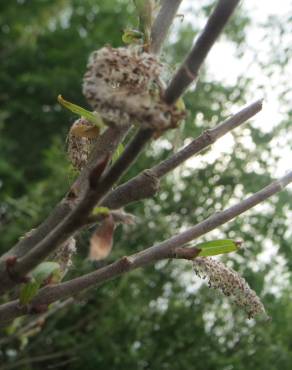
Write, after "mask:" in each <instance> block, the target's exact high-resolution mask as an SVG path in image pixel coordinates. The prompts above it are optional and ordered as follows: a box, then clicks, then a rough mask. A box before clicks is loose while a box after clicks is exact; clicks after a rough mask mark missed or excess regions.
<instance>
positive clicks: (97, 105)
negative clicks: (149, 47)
mask: <svg viewBox="0 0 292 370" xmlns="http://www.w3.org/2000/svg"><path fill="white" fill-rule="evenodd" d="M162 72H163V65H162V64H161V63H160V62H159V61H158V60H157V59H156V57H155V56H153V55H151V54H149V53H146V52H143V51H141V49H139V48H138V47H129V48H117V49H114V48H112V47H110V46H108V47H104V48H102V49H100V50H97V51H95V52H93V53H92V54H91V56H90V58H89V62H88V66H87V72H86V73H85V75H84V81H83V93H84V95H85V96H86V98H87V99H88V101H89V103H90V104H91V105H92V107H93V108H94V109H95V110H96V111H98V112H99V113H100V115H101V116H102V118H103V119H104V120H105V121H106V122H107V123H108V124H114V125H124V124H131V123H134V124H139V125H141V126H144V127H150V128H152V129H154V130H156V131H158V132H159V131H163V130H166V129H168V128H172V127H177V124H178V122H179V121H180V120H181V119H183V118H184V117H185V112H184V111H181V110H180V109H178V108H177V107H176V106H174V105H173V106H169V105H167V104H165V103H164V102H163V100H162V94H163V91H162V83H161V80H160V77H161V74H162Z"/></svg>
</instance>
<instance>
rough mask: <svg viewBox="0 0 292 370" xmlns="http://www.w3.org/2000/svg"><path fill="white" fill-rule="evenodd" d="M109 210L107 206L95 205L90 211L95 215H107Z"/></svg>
mask: <svg viewBox="0 0 292 370" xmlns="http://www.w3.org/2000/svg"><path fill="white" fill-rule="evenodd" d="M109 212H110V210H109V208H107V207H95V208H94V210H93V211H92V215H93V216H97V215H104V216H108V215H109Z"/></svg>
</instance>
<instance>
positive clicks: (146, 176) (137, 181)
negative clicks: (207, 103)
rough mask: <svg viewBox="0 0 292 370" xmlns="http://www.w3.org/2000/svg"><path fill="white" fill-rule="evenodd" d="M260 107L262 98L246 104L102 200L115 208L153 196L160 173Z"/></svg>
mask: <svg viewBox="0 0 292 370" xmlns="http://www.w3.org/2000/svg"><path fill="white" fill-rule="evenodd" d="M261 109H262V101H261V100H258V101H256V102H255V103H252V104H250V105H249V106H247V107H246V108H243V109H242V110H240V111H239V112H238V113H236V114H234V115H233V116H231V117H230V118H228V119H227V120H225V121H224V122H223V123H221V124H220V125H218V126H217V127H215V128H213V129H211V130H207V131H205V132H204V133H203V134H202V135H200V136H199V137H197V138H196V139H195V140H193V141H192V142H191V143H190V144H189V145H187V146H186V147H185V148H183V149H181V150H179V151H178V152H177V153H175V154H173V155H171V156H170V157H169V158H167V159H166V160H165V161H163V162H161V163H159V164H158V165H156V166H154V167H152V168H151V169H150V170H146V171H143V172H142V173H141V174H139V175H137V176H136V177H134V178H133V179H131V180H129V181H128V182H126V183H125V184H122V185H120V186H118V187H117V188H116V189H115V190H113V191H112V192H111V193H109V194H108V195H107V197H106V198H105V199H104V201H103V204H104V205H105V206H107V207H109V208H111V209H116V208H120V207H124V206H125V205H127V204H129V203H131V202H135V201H138V200H141V199H145V198H149V197H152V196H154V195H155V193H156V192H157V191H158V189H159V179H160V178H161V177H163V176H164V175H166V174H167V173H169V172H170V171H172V170H174V169H175V168H176V167H178V166H179V165H181V164H182V163H184V162H185V161H186V160H187V159H189V158H190V157H192V156H193V155H195V154H198V153H200V152H201V151H202V150H204V149H205V148H207V147H208V146H209V145H211V144H212V143H214V142H215V141H216V140H217V139H219V138H220V137H222V136H223V135H225V134H226V133H228V132H229V131H231V130H233V129H235V128H236V127H238V126H240V125H241V124H242V123H244V122H246V121H247V120H248V119H250V118H251V117H252V116H254V115H255V114H256V113H258V112H259V111H260V110H261Z"/></svg>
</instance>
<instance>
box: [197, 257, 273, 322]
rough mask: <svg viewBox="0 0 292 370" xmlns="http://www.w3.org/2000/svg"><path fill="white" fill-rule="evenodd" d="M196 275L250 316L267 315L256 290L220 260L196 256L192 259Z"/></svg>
mask: <svg viewBox="0 0 292 370" xmlns="http://www.w3.org/2000/svg"><path fill="white" fill-rule="evenodd" d="M193 267H194V271H195V273H196V275H197V276H199V277H201V278H202V279H207V280H208V284H209V287H210V288H214V289H218V290H220V291H221V292H222V293H223V294H224V295H225V296H227V297H229V298H230V299H231V300H232V301H233V302H234V303H235V304H236V305H237V306H239V307H240V308H242V309H243V310H244V311H245V312H246V313H247V315H248V318H252V317H254V316H256V315H258V314H262V315H263V316H264V317H267V315H266V312H265V308H264V306H263V304H262V302H261V300H260V298H259V297H258V296H257V294H256V292H255V291H254V290H252V289H251V288H250V286H249V285H248V283H247V282H246V281H245V279H244V278H242V277H241V276H240V275H239V274H238V273H237V272H236V271H234V270H233V269H231V268H228V267H227V266H225V265H224V264H223V263H222V262H220V261H218V260H215V259H213V258H209V257H198V258H195V259H194V261H193Z"/></svg>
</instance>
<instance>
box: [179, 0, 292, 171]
mask: <svg viewBox="0 0 292 370" xmlns="http://www.w3.org/2000/svg"><path fill="white" fill-rule="evenodd" d="M209 3H210V1H208V0H205V1H203V2H193V1H192V0H184V1H183V2H182V6H181V8H180V10H179V12H180V13H183V14H184V15H185V21H186V22H190V23H191V24H194V23H195V22H197V23H199V24H200V26H201V25H202V26H203V24H204V22H205V21H203V20H199V21H198V20H197V19H196V9H198V7H199V6H202V5H206V4H209ZM241 6H242V7H243V8H244V9H246V10H247V11H248V12H249V14H251V15H252V24H251V25H250V26H248V31H247V40H246V43H247V50H246V52H245V53H244V56H243V57H242V58H240V59H238V58H237V57H236V55H235V49H234V45H232V44H230V43H227V42H224V41H222V40H221V41H220V42H218V43H216V44H215V46H214V48H213V49H212V51H211V52H210V55H209V56H208V59H207V63H208V66H209V75H210V78H212V79H215V80H217V81H220V82H222V83H223V84H224V83H225V84H234V82H235V81H236V80H237V78H238V76H241V75H244V76H246V77H251V78H252V80H253V83H252V88H251V89H250V91H249V92H248V93H247V94H246V102H247V103H249V102H252V101H254V100H257V99H259V98H264V109H263V111H262V112H261V113H260V114H258V115H257V116H256V119H255V120H254V123H253V124H254V126H256V127H257V128H260V129H261V130H263V131H270V130H271V129H272V128H273V127H275V126H276V125H277V124H279V123H280V122H281V120H283V118H285V117H284V115H283V112H284V111H285V109H286V107H284V106H283V103H282V102H280V101H279V97H280V96H281V94H282V93H283V89H284V84H282V82H287V81H289V80H290V81H292V61H290V65H289V66H288V67H286V70H285V76H283V75H281V73H280V71H279V70H278V71H275V72H274V74H273V75H272V76H271V77H269V76H267V72H266V71H262V70H261V67H260V64H259V60H263V59H264V58H265V54H267V55H269V53H270V54H271V52H270V50H269V48H270V45H269V43H268V40H263V29H262V27H261V26H260V24H262V23H264V22H265V21H267V19H268V17H270V16H280V17H285V16H286V15H287V13H289V11H290V14H291V12H292V6H291V0H281V1H272V0H257V1H254V0H245V1H242V2H241ZM270 36H273V35H270ZM285 38H286V42H287V44H288V45H290V47H292V36H291V33H290V34H287V35H285ZM256 54H258V55H256ZM255 55H256V57H258V58H259V60H255ZM267 57H268V56H267ZM290 96H291V95H290ZM290 103H292V96H291V99H290ZM239 108H240V107H239V106H238V107H236V106H235V107H233V108H232V113H234V112H236V111H237V110H238V109H239ZM291 128H292V123H291ZM285 136H286V137H285V138H282V139H281V140H280V141H279V140H278V141H276V140H275V141H274V142H272V143H271V145H273V149H274V151H275V153H277V154H279V153H280V154H281V159H280V160H279V161H278V162H277V167H276V168H274V169H273V174H274V175H275V176H282V175H283V174H285V172H287V171H288V170H289V169H291V158H292V130H289V132H288V133H287V135H285ZM232 144H234V143H233V142H232V137H231V135H226V137H224V138H223V139H221V140H220V143H218V145H215V148H214V149H215V150H214V151H212V153H210V155H209V157H210V158H209V159H210V160H211V161H212V159H213V158H216V157H217V156H218V154H219V152H226V151H227V152H228V151H230V149H231V147H232ZM205 159H206V160H208V158H205ZM196 164H197V163H196Z"/></svg>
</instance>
